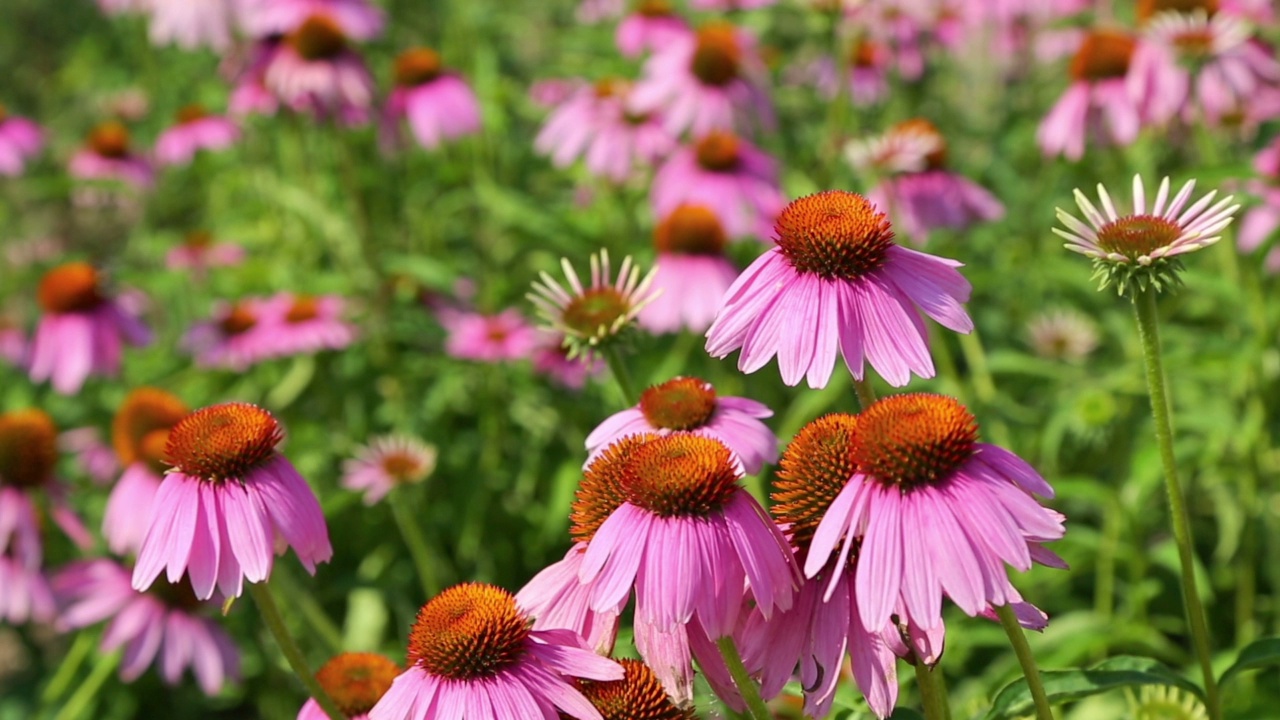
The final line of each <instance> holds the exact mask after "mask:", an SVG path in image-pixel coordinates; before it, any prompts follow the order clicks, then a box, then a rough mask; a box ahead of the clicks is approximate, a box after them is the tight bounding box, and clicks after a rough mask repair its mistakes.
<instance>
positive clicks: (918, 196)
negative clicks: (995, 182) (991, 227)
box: [867, 118, 1004, 244]
mask: <svg viewBox="0 0 1280 720" xmlns="http://www.w3.org/2000/svg"><path fill="white" fill-rule="evenodd" d="M887 135H888V136H889V137H893V136H906V137H908V138H911V139H909V140H906V141H905V142H903V143H897V142H895V141H894V140H887V141H886V143H885V145H886V146H894V145H907V144H910V143H912V142H918V141H919V139H920V138H928V137H933V138H934V142H933V143H931V147H932V149H931V150H930V151H929V152H927V153H925V154H924V156H923V157H921V158H920V165H921V166H922V167H920V168H918V169H912V170H910V171H908V172H901V173H897V174H893V175H890V176H889V177H887V178H885V179H884V180H883V181H882V182H881V183H880V184H879V185H877V186H876V187H875V188H873V189H872V190H871V191H869V192H868V193H867V199H868V200H870V201H871V202H872V203H873V204H874V205H876V206H877V207H882V208H885V209H886V210H887V211H888V212H889V215H890V216H891V217H893V220H894V223H893V224H894V226H895V227H899V228H901V229H902V231H903V233H904V234H905V235H906V236H907V237H909V238H911V239H912V240H915V241H916V242H919V243H922V244H923V243H925V242H927V241H928V239H929V231H930V230H936V229H940V228H946V229H949V230H964V229H966V228H968V227H970V226H972V225H975V224H977V223H979V222H989V221H991V220H998V219H1000V218H1001V217H1004V205H1002V204H1001V203H1000V201H999V200H997V199H996V197H995V196H994V195H992V194H991V193H990V192H988V191H987V190H986V189H985V188H983V187H982V186H980V185H978V184H977V183H974V182H972V181H970V180H968V179H967V178H965V177H964V176H962V175H959V174H957V173H953V172H950V171H949V170H947V169H946V164H947V163H946V160H947V145H946V141H945V140H944V139H943V138H942V134H941V133H939V132H938V129H937V128H936V127H934V125H933V123H931V122H929V121H928V120H924V119H922V118H915V119H912V120H908V121H906V122H903V123H899V124H898V125H897V126H895V127H894V128H892V129H891V130H890V131H889V132H888V133H887Z"/></svg>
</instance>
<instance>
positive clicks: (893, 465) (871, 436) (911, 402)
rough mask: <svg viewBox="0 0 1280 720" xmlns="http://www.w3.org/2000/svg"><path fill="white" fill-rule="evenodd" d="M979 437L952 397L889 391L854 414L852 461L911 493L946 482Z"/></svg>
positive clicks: (966, 458) (970, 451)
mask: <svg viewBox="0 0 1280 720" xmlns="http://www.w3.org/2000/svg"><path fill="white" fill-rule="evenodd" d="M977 441H978V424H977V422H976V421H975V420H974V418H973V415H972V414H970V413H969V411H968V410H967V409H966V408H965V407H964V406H963V405H961V404H960V402H959V401H957V400H956V399H955V398H951V397H947V396H945V395H934V394H931V393H911V394H906V395H890V396H889V397H886V398H882V399H880V400H878V401H876V402H875V403H873V404H872V405H871V407H869V408H867V409H866V410H863V411H862V414H860V415H859V416H858V423H857V434H856V435H855V439H854V447H853V459H854V462H855V463H856V465H857V467H858V469H859V471H860V472H863V473H865V474H867V475H869V476H871V477H873V478H875V479H876V480H878V481H879V482H880V483H882V484H884V485H886V486H896V487H898V488H899V489H900V490H902V491H903V492H909V491H911V490H914V489H916V488H920V487H924V486H929V485H936V484H938V483H940V482H943V481H945V480H946V479H947V478H948V477H950V475H951V473H952V472H953V471H955V469H956V468H958V467H960V465H961V464H963V463H964V462H965V461H966V460H968V459H969V458H970V457H971V456H972V455H973V452H974V447H975V444H976V443H977Z"/></svg>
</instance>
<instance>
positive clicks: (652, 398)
mask: <svg viewBox="0 0 1280 720" xmlns="http://www.w3.org/2000/svg"><path fill="white" fill-rule="evenodd" d="M640 412H641V413H643V414H644V419H645V420H648V421H649V424H650V425H652V426H654V427H656V428H663V429H666V430H693V429H695V428H700V427H702V426H703V425H706V424H707V422H708V421H710V420H711V416H712V415H714V414H715V412H716V389H715V388H714V387H712V386H711V383H709V382H707V381H706V380H703V379H701V378H696V377H677V378H672V379H671V380H668V381H666V382H664V383H662V384H660V385H654V386H653V387H650V388H649V389H647V390H645V391H644V392H643V393H641V394H640Z"/></svg>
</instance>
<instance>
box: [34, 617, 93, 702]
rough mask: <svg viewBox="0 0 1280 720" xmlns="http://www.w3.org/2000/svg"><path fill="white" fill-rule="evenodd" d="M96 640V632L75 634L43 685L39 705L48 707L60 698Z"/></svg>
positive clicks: (69, 685) (90, 651)
mask: <svg viewBox="0 0 1280 720" xmlns="http://www.w3.org/2000/svg"><path fill="white" fill-rule="evenodd" d="M97 642H98V634H97V633H91V632H82V633H79V634H77V635H76V639H75V642H73V643H72V644H71V648H70V649H69V650H67V654H66V656H64V657H63V658H62V662H61V663H60V664H59V665H58V669H57V671H55V672H54V674H53V679H51V680H50V681H49V684H48V685H46V686H45V688H44V692H42V693H40V704H41V705H43V706H44V707H50V706H52V705H53V704H54V702H56V701H57V700H59V699H61V698H62V696H63V694H65V693H66V692H67V690H68V689H70V687H71V683H72V682H73V681H74V680H75V677H76V672H77V671H79V670H80V665H81V664H83V663H84V660H85V658H87V657H89V654H90V653H92V652H93V648H94V645H96V644H97Z"/></svg>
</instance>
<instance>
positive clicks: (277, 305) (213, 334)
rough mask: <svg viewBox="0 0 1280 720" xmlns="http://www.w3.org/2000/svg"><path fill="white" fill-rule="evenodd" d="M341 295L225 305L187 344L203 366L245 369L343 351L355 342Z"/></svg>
mask: <svg viewBox="0 0 1280 720" xmlns="http://www.w3.org/2000/svg"><path fill="white" fill-rule="evenodd" d="M345 307H346V303H345V301H344V300H343V299H342V298H341V297H338V296H337V295H295V294H293V293H279V294H277V295H273V296H271V297H265V298H263V297H250V298H244V299H241V300H238V301H236V302H233V303H222V304H220V305H219V306H218V307H217V308H215V310H214V313H213V317H212V318H210V319H209V320H207V321H204V322H201V323H198V324H196V325H195V326H194V327H192V328H191V329H190V330H189V331H188V332H187V335H186V337H185V338H184V340H183V343H184V345H185V346H186V347H187V349H188V350H189V351H190V352H191V353H192V354H193V355H194V356H195V358H196V364H197V365H200V366H202V367H219V368H226V369H230V370H243V369H245V368H247V367H249V366H250V365H254V364H256V363H259V362H262V361H263V360H269V359H271V358H277V357H289V356H292V355H307V354H311V353H316V352H320V351H322V350H339V349H342V348H345V347H347V346H348V345H350V344H351V343H353V342H354V341H355V339H356V334H357V333H356V329H355V327H354V326H353V325H351V324H350V323H348V322H347V321H346V320H344V319H343V313H344V311H345Z"/></svg>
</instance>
